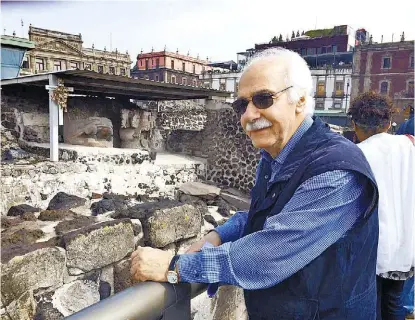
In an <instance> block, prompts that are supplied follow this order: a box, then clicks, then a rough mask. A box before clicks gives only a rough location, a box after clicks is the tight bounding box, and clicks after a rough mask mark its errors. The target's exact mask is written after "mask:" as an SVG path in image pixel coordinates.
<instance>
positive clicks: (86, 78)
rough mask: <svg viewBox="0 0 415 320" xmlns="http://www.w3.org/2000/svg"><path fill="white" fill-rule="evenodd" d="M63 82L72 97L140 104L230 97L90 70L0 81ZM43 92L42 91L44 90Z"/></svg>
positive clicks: (9, 83) (25, 83)
mask: <svg viewBox="0 0 415 320" xmlns="http://www.w3.org/2000/svg"><path fill="white" fill-rule="evenodd" d="M50 75H56V76H57V77H58V78H61V79H63V80H64V83H65V86H68V87H73V88H74V93H75V94H87V95H91V94H105V95H107V96H123V97H125V98H130V99H141V100H185V99H207V98H210V97H213V96H215V97H224V98H228V97H230V93H229V92H226V91H219V90H212V89H204V88H199V87H193V86H187V85H180V84H172V83H164V82H156V81H152V80H144V79H133V78H128V77H123V76H116V75H110V74H102V73H97V72H94V71H90V70H76V69H74V70H65V71H57V72H49V73H42V74H35V75H28V76H24V77H17V78H13V79H2V81H1V85H2V86H38V87H39V86H41V87H42V86H43V85H47V84H49V76H50ZM43 88H44V87H43Z"/></svg>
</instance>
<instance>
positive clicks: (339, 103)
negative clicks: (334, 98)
mask: <svg viewBox="0 0 415 320" xmlns="http://www.w3.org/2000/svg"><path fill="white" fill-rule="evenodd" d="M333 108H334V109H341V108H342V104H341V102H334V104H333Z"/></svg>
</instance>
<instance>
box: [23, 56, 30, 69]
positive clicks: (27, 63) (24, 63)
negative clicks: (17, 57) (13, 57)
mask: <svg viewBox="0 0 415 320" xmlns="http://www.w3.org/2000/svg"><path fill="white" fill-rule="evenodd" d="M22 68H23V69H29V58H28V57H27V55H25V56H24V58H23V62H22Z"/></svg>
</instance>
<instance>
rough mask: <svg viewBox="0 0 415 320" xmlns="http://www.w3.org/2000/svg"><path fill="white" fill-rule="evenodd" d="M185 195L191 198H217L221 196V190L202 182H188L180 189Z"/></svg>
mask: <svg viewBox="0 0 415 320" xmlns="http://www.w3.org/2000/svg"><path fill="white" fill-rule="evenodd" d="M179 190H180V191H181V192H183V193H184V194H188V195H191V196H198V197H200V196H202V197H212V198H214V197H216V196H218V195H219V194H220V188H218V187H215V186H212V185H209V184H205V183H202V182H196V181H192V182H186V183H184V184H182V185H181V186H180V187H179Z"/></svg>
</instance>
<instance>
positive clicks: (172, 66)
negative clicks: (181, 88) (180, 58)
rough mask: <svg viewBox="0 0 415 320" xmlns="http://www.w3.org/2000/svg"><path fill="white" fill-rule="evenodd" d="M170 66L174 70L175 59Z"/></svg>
mask: <svg viewBox="0 0 415 320" xmlns="http://www.w3.org/2000/svg"><path fill="white" fill-rule="evenodd" d="M170 67H171V69H172V70H174V60H172V61H171V63H170Z"/></svg>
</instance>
